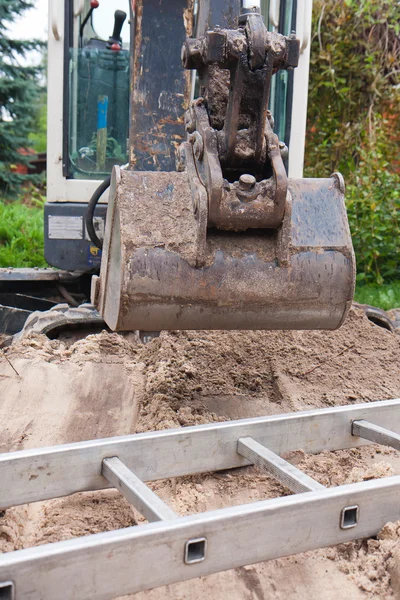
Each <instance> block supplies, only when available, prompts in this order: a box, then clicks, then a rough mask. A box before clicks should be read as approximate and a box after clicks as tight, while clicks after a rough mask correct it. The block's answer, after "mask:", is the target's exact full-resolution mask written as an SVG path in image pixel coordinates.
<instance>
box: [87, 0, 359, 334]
mask: <svg viewBox="0 0 400 600" xmlns="http://www.w3.org/2000/svg"><path fill="white" fill-rule="evenodd" d="M234 4H235V3H233V4H232V6H231V9H232V10H230V11H226V12H225V13H221V14H220V15H219V17H220V22H219V23H218V24H216V25H214V27H212V28H210V27H209V23H208V22H207V20H206V19H202V18H201V16H202V15H201V14H200V15H198V22H197V28H196V36H195V37H187V38H186V40H185V41H184V42H183V45H182V49H181V53H180V57H179V61H180V62H178V57H177V56H172V55H171V54H170V53H169V52H168V51H166V54H165V61H166V62H168V64H169V65H170V67H171V68H172V69H173V72H174V73H175V76H174V77H170V75H169V78H168V82H169V83H168V85H169V87H168V88H166V89H164V81H163V80H161V81H157V82H156V83H155V86H156V87H157V86H160V87H159V88H157V89H151V90H147V89H146V88H145V86H144V85H143V82H142V81H141V77H140V75H139V76H138V73H139V72H140V70H141V69H142V70H143V69H146V62H145V61H146V58H149V59H150V60H151V54H150V50H149V48H147V51H148V54H147V53H146V47H145V51H144V52H143V47H142V48H141V50H142V51H141V52H139V53H138V54H136V55H135V56H134V62H133V79H132V86H133V89H132V106H131V109H132V110H131V115H132V117H131V119H132V121H131V130H130V158H129V164H128V166H127V167H126V168H121V167H119V166H115V167H114V168H113V173H112V177H111V185H110V194H109V203H108V212H107V222H106V228H105V236H104V242H103V244H102V251H103V255H102V261H101V270H100V276H99V277H97V276H94V277H93V278H92V302H93V304H94V306H95V307H96V308H97V310H98V311H99V313H100V314H101V316H102V317H103V319H104V320H105V322H106V323H107V325H108V326H109V327H110V329H112V330H116V331H130V330H146V331H160V330H168V329H335V328H337V327H339V326H340V325H341V323H342V322H343V320H344V319H345V317H346V314H347V311H348V310H349V307H350V305H351V302H352V299H353V292H354V281H355V261H354V253H353V249H352V242H351V236H350V231H349V227H348V222H347V217H346V209H345V204H344V192H345V188H344V182H343V178H342V176H341V175H340V173H333V174H332V176H331V177H329V178H323V179H302V178H289V177H288V175H287V171H286V168H285V162H284V161H285V158H287V155H288V148H287V146H286V144H285V143H284V141H283V140H279V138H278V136H277V135H276V133H275V132H274V119H273V115H272V114H271V111H270V110H269V108H268V107H269V99H270V90H271V85H272V80H273V77H274V76H276V75H275V74H276V73H278V72H279V71H280V70H293V69H295V68H296V66H297V64H298V60H299V55H300V41H299V40H298V39H297V38H296V34H295V33H290V34H289V35H282V34H279V33H277V32H273V31H269V30H268V29H267V28H266V26H265V24H264V21H263V17H262V14H261V12H260V9H259V7H257V6H255V7H253V6H252V5H251V4H252V3H249V4H247V3H245V4H244V5H243V6H242V7H241V8H240V7H239V5H238V6H237V7H236V8H237V9H239V8H240V9H239V10H238V11H237V12H236V13H235V11H234V10H233V8H234ZM200 6H201V3H200ZM138 17H139V15H137V17H136V18H138ZM221 19H222V20H221ZM143 35H145V34H144V32H143ZM141 42H142V40H140V39H139V40H137V39H136V40H135V44H140V43H141ZM160 49H161V48H160ZM163 49H164V48H163ZM174 60H175V61H176V62H175V64H174V63H173V61H174ZM138 63H139V64H138ZM171 63H172V64H171ZM150 67H151V64H150ZM150 72H151V68H150ZM192 72H195V73H196V88H195V89H196V92H197V93H196V95H195V98H194V99H193V100H190V85H189V84H190V82H191V81H192V76H191V73H192ZM142 86H143V87H142ZM155 92H156V93H155ZM164 97H165V98H168V100H167V102H168V104H170V106H169V109H170V112H171V113H172V114H175V115H176V116H175V119H174V120H170V121H169V122H168V121H167V122H166V123H164V122H160V121H158V122H157V121H156V122H152V121H151V120H150V119H152V118H153V113H152V112H151V111H150V110H149V107H150V105H151V103H154V102H155V101H156V102H159V103H162V102H164V101H165V100H163V98H164ZM174 103H175V104H174ZM139 104H140V106H141V108H142V112H141V111H140V110H139ZM184 107H187V108H186V110H185V111H184V112H183V108H184ZM147 110H148V113H147V112H146V111H147ZM142 115H144V119H143V120H144V122H145V123H146V128H148V129H147V131H146V132H144V131H143V121H142V120H141V119H140V118H139V117H141V116H142ZM149 115H151V117H150V118H149ZM182 119H183V120H184V127H185V131H186V139H184V140H183V141H182V142H180V140H179V137H178V136H177V134H176V127H178V126H179V125H180V121H181V120H182ZM155 129H156V130H157V132H158V133H157V136H158V137H157V136H156V140H153V145H151V144H149V143H148V142H149V141H150V139H151V136H154V131H155ZM171 140H172V146H173V150H174V154H175V158H176V166H174V165H172V166H171V165H170V164H168V160H166V158H169V156H168V154H166V153H165V152H164V153H163V154H162V152H161V153H160V146H161V147H162V148H164V147H165V145H166V144H168V143H169V144H170V145H169V152H170V155H171V154H172V149H171V148H172V146H171ZM167 147H168V146H167ZM144 154H147V158H145V159H144ZM160 154H161V155H162V158H161V159H160ZM148 160H152V161H153V162H154V163H155V164H157V167H158V168H157V170H148V169H147V168H146V161H148ZM90 229H93V228H91V227H90V223H89V224H88V230H90ZM94 241H95V242H96V239H94ZM97 243H98V242H97Z"/></svg>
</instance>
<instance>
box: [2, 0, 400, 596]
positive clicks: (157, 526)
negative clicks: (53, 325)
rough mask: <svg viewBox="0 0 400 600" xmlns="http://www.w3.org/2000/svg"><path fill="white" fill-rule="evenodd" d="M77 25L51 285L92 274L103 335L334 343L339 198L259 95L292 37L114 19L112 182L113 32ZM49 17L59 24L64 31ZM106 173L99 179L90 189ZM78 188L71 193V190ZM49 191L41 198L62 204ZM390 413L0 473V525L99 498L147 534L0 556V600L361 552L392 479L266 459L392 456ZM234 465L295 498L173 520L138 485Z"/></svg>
mask: <svg viewBox="0 0 400 600" xmlns="http://www.w3.org/2000/svg"><path fill="white" fill-rule="evenodd" d="M67 5H68V3H67ZM71 6H72V5H71V4H70V5H69V9H71ZM296 6H297V4H296V3H293V4H292V8H293V7H296ZM85 7H86V8H87V2H83V3H82V6H81V5H79V6H77V7H76V8H77V12H78V10H81V9H82V11H81V13H78V16H79V15H83V16H81V26H80V28H79V29H78V34H77V37H76V39H75V42H76V44H77V45H76V48H75V49H74V50H73V53H75V54H73V57H72V58H73V60H72V66H74V65H75V66H77V73H75V74H74V69H73V68H72V69H71V70H69V71H68V74H69V75H70V78H69V80H68V81H69V91H70V93H71V94H72V95H71V98H72V100H74V102H72V107H77V106H78V107H79V106H80V100H79V99H80V98H81V96H80V94H81V90H82V85H83V89H84V91H85V94H86V96H87V97H92V98H93V101H92V113H93V114H91V112H90V111H88V114H87V117H86V118H85V119H81V121H80V123H81V124H80V125H79V126H78V121H79V118H81V117H80V116H79V111H78V113H77V114H75V116H74V118H73V119H72V126H73V127H74V128H75V130H74V135H72V136H71V140H72V145H73V149H72V150H71V149H70V150H67V153H66V154H65V155H64V157H67V158H66V159H65V165H64V167H65V168H66V169H74V170H75V171H74V173H75V179H74V178H72V182H74V184H76V185H72V186H69V185H68V183H71V180H70V181H69V182H68V181H66V183H65V187H64V192H65V190H67V191H68V192H70V191H71V190H74V193H76V194H77V197H78V196H79V194H81V193H83V192H84V191H85V189H86V192H87V191H88V189H89V187H90V189H91V192H92V198H91V200H90V201H89V202H86V205H84V206H83V207H82V206H78V207H76V206H75V207H74V206H71V204H70V205H68V202H67V203H63V202H59V203H58V204H57V203H56V202H54V203H53V204H54V206H53V205H51V203H50V202H48V206H47V207H46V216H47V227H48V228H49V229H48V231H49V232H50V235H49V236H48V243H47V252H48V253H49V252H50V250H49V248H50V247H51V244H53V250H54V252H53V254H52V256H53V258H52V259H51V260H52V261H53V264H54V263H59V266H62V264H60V263H62V262H63V261H64V267H65V266H66V261H67V260H69V259H71V256H70V257H68V252H67V250H68V244H69V243H70V242H72V241H73V240H78V242H79V247H80V249H81V250H82V252H81V254H79V252H78V254H77V255H75V259H76V257H78V258H79V257H80V259H82V261H83V259H84V258H85V256H84V254H85V251H86V249H87V247H89V255H90V256H95V257H96V258H98V257H101V265H100V271H99V273H98V274H93V275H92V280H91V284H92V285H91V299H92V304H93V305H94V307H95V308H96V309H97V311H98V313H97V314H98V318H99V319H100V320H102V322H103V321H104V322H105V323H106V325H107V326H108V328H109V329H110V330H112V331H121V332H130V331H141V332H142V333H143V332H147V333H149V334H150V333H152V334H156V332H159V331H161V330H177V329H178V330H179V329H180V330H185V329H216V330H221V329H228V330H234V329H245V330H251V329H266V330H269V329H286V330H289V329H292V330H296V329H326V330H333V329H336V328H338V327H340V325H341V324H342V323H343V321H344V319H345V318H346V315H347V312H348V311H349V308H350V305H351V302H352V299H353V293H354V281H355V259H354V253H353V248H352V241H351V236H350V231H349V226H348V222H347V216H346V209H345V204H344V194H345V186H344V181H343V178H342V176H341V175H340V173H333V174H332V175H331V176H330V177H327V178H321V179H306V178H302V177H301V176H298V175H297V176H296V175H293V163H292V164H290V161H291V160H292V157H291V154H290V148H289V147H288V145H287V143H286V142H287V139H286V140H285V139H284V137H285V128H284V127H281V126H280V125H281V124H278V125H277V124H276V123H275V121H274V114H273V110H272V109H273V105H274V106H275V107H276V102H275V101H276V100H277V99H279V97H280V96H279V93H277V86H276V78H277V77H278V76H279V74H280V73H282V72H285V73H287V74H288V75H287V77H286V78H282V79H281V80H280V81H284V82H286V83H288V82H290V79H291V76H292V73H293V70H295V69H296V68H297V65H298V63H299V57H300V54H301V46H302V44H301V41H300V39H298V38H297V36H296V33H295V32H294V31H292V27H291V24H290V23H289V31H288V32H286V33H285V32H283V33H280V32H278V31H276V30H275V29H274V28H273V27H272V28H269V27H267V26H266V25H265V22H264V18H263V13H264V14H265V7H263V6H261V7H260V5H257V4H255V3H254V2H253V1H250V2H248V1H247V0H245V1H244V2H239V0H223V1H222V0H215V1H213V0H205V1H204V2H198V3H193V2H191V1H187V0H168V2H166V1H165V2H164V1H162V0H137V2H136V4H134V3H133V2H131V3H130V22H131V36H132V38H131V48H132V52H131V55H132V59H131V62H130V66H129V73H130V80H131V84H130V117H129V143H128V150H129V152H128V155H129V156H128V162H127V164H125V157H124V156H123V154H124V153H123V151H122V146H121V144H119V143H118V139H119V138H118V136H123V131H124V127H125V126H122V125H121V123H123V120H124V119H125V118H126V114H127V112H126V109H125V108H124V105H123V102H122V101H121V105H119V101H118V98H117V99H116V94H117V91H118V94H119V93H120V92H121V98H122V97H123V96H124V94H125V92H124V93H123V84H122V80H123V77H121V81H120V83H118V77H119V75H118V74H121V73H124V72H127V71H126V69H127V56H128V53H126V52H125V51H124V49H123V44H122V39H121V37H120V33H121V27H122V24H123V23H124V21H125V16H124V15H123V14H121V13H117V14H116V15H115V27H114V32H113V35H112V36H111V37H110V38H109V40H108V41H105V42H104V40H102V39H100V38H99V37H96V36H94V35H92V33H91V32H90V31H89V34H88V32H87V30H85V26H86V25H87V24H88V23H91V24H92V25H93V26H94V22H93V19H92V17H93V13H94V12H95V11H97V10H99V3H98V2H97V0H92V1H91V2H90V8H89V10H88V12H87V13H85ZM297 8H300V3H299V6H298V7H297ZM64 16H65V22H66V23H68V22H69V23H72V22H73V13H72V12H68V11H67V12H66V13H65V15H64ZM292 16H293V15H292ZM68 18H70V20H69V21H68ZM91 19H92V20H91ZM51 24H52V28H53V34H54V39H55V40H56V41H57V36H59V37H60V38H61V36H60V35H59V30H58V29H57V22H56V21H54V22H51ZM286 25H287V24H286ZM67 31H68V28H67ZM93 31H94V28H93ZM155 33H156V34H157V35H155ZM71 35H72V34H71ZM72 37H73V36H72ZM71 39H72V38H71ZM58 41H60V40H58ZM75 42H74V43H75ZM66 43H70V40H69V41H68V40H67V41H66ZM124 52H125V53H124ZM82 64H83V65H84V67H85V69H86V71H85V69H83V70H82V69H81V67H82ZM160 64H161V65H162V66H161V68H160ZM110 65H111V66H112V68H111V73H113V75H112V77H114V76H115V73H117V75H116V76H115V77H116V79H115V81H114V82H113V84H112V85H111V84H110V85H109V83H110V82H109V80H107V78H106V84H107V85H108V86H109V91H108V92H107V93H106V92H105V90H104V86H103V87H102V86H101V85H100V84H101V81H102V70H103V71H107V69H108V68H109V66H110ZM154 65H157V66H158V69H153V66H154ZM68 66H69V67H71V62H69V63H68ZM119 67H120V69H119ZM88 73H89V75H90V77H86V79H85V80H84V81H83V82H82V81H80V77H81V79H84V78H85V74H86V75H87V74H88ZM75 76H76V77H75ZM92 76H93V78H94V85H92ZM112 77H111V79H112ZM74 78H75V79H74ZM274 78H275V84H274ZM274 86H275V87H274ZM287 87H289V86H287ZM121 90H122V91H121ZM272 91H273V95H274V100H275V101H274V102H271V96H272ZM51 93H52V94H60V89H56V90H52V92H51ZM64 93H65V91H64ZM118 94H117V96H118ZM292 98H293V96H292ZM281 100H282V96H281ZM82 106H85V105H82ZM112 111H114V112H112ZM293 114H294V115H295V114H296V105H294V106H293ZM110 115H114V116H113V117H112V118H111V117H110V120H109V116H110ZM93 117H94V118H93ZM86 125H87V132H86V134H85V136H86V137H85V136H82V137H81V139H80V141H79V143H78V142H77V139H78V138H77V136H78V134H79V131H80V129H82V128H85V127H86ZM118 125H121V129H120V133H118V131H119V130H118ZM92 130H93V131H92ZM121 132H122V133H121ZM277 132H278V133H279V132H280V133H282V132H283V138H282V137H281V138H280V137H279V135H278V133H277ZM110 138H112V139H110ZM112 154H114V157H112ZM117 155H118V156H117ZM292 156H293V155H292ZM112 158H114V159H117V158H118V160H114V166H113V168H112V174H111V177H106V178H105V179H104V181H102V182H101V183H99V179H98V178H99V177H100V176H101V175H102V174H106V170H107V168H108V167H107V161H109V160H111V159H112ZM117 163H119V164H117ZM58 168H59V169H60V173H61V169H62V168H63V166H62V164H61V160H60V161H59V163H58ZM103 170H104V171H103ZM90 172H91V173H92V174H93V177H94V178H93V180H89V181H91V182H92V184H91V186H88V185H87V181H88V179H79V175H82V176H85V177H86V178H87V177H88V173H90ZM60 173H59V174H60ZM96 178H97V179H96ZM53 184H54V180H53V181H50V194H53V193H59V194H60V200H65V196H62V190H58V192H57V190H56V189H55V188H54V187H53ZM85 186H86V187H85ZM107 192H108V204H104V203H103V204H102V203H101V200H102V199H103V200H104V194H107ZM63 204H66V205H64V206H63ZM105 212H106V219H105V221H106V222H105V230H104V236H103V235H102V227H101V226H100V224H101V223H102V220H104V217H105ZM50 217H51V218H50ZM65 219H67V220H65ZM96 219H97V220H96ZM84 221H85V225H86V228H85V229H84ZM86 233H87V237H88V238H89V239H87V237H86ZM92 247H93V248H94V249H95V250H93V252H92V250H91V248H92ZM97 251H98V252H97ZM48 255H49V256H50V254H48ZM72 258H74V257H72ZM86 258H87V255H86ZM77 310H78V309H77ZM49 312H51V311H49ZM55 312H57V311H55ZM149 338H151V335H149ZM399 407H400V401H399V400H398V399H393V400H386V401H381V402H368V403H366V404H352V405H349V406H330V407H329V408H326V409H315V410H307V411H304V412H297V413H289V414H286V415H285V414H274V415H273V416H262V417H255V418H250V419H241V420H237V421H227V422H216V423H208V424H205V425H195V426H192V427H182V428H179V429H172V430H171V429H167V430H163V431H155V432H145V433H140V434H132V435H125V436H120V437H113V438H106V439H96V440H89V441H84V442H75V443H70V444H64V445H60V446H54V447H48V448H40V449H29V450H21V451H17V452H11V453H8V454H2V455H0V480H1V481H2V484H3V485H2V486H0V510H3V509H7V508H9V507H10V506H17V505H23V504H26V503H30V502H36V501H44V500H48V499H51V498H59V497H63V496H67V495H70V494H74V493H78V492H84V491H96V490H100V489H105V488H108V487H113V488H116V489H117V490H119V491H120V492H121V494H123V495H124V496H125V498H126V499H127V500H128V502H130V503H131V504H132V505H133V506H134V507H135V508H136V509H137V510H138V511H139V512H140V513H141V514H142V515H143V516H144V518H145V519H146V520H147V521H148V523H146V524H139V525H134V526H131V527H126V528H123V529H119V530H113V531H106V532H103V533H99V534H94V535H87V536H83V537H80V538H75V539H70V540H66V541H60V542H56V543H49V544H44V545H41V546H38V547H34V548H27V549H23V550H17V551H12V552H8V553H5V554H3V555H2V556H0V598H4V599H6V600H11V599H14V600H18V599H20V598H21V599H22V598H31V599H32V600H34V599H39V598H40V600H54V599H55V598H63V600H74V599H76V598H80V599H82V600H91V599H93V600H94V599H97V600H99V599H103V600H107V599H111V598H116V597H121V596H123V595H125V594H128V593H135V592H138V591H141V590H146V589H151V588H154V587H157V586H161V585H167V584H170V583H174V582H178V581H184V580H187V579H192V578H195V577H201V576H205V575H208V574H210V573H216V572H219V571H222V570H227V569H235V568H238V567H241V566H243V565H250V564H254V563H256V562H259V561H263V560H269V559H271V558H277V557H282V556H287V555H288V554H293V553H297V552H302V551H308V550H312V549H315V548H321V547H323V546H327V545H333V544H339V543H344V542H347V541H350V540H354V539H359V538H362V537H368V536H372V535H377V533H378V532H379V530H380V529H381V528H382V527H383V526H384V525H385V523H387V522H389V521H395V520H398V518H399V509H398V494H399V489H400V476H393V477H384V478H382V479H372V480H368V481H361V482H358V483H353V484H348V485H339V486H336V487H333V488H325V487H324V486H323V485H322V484H321V483H319V482H317V481H315V480H314V479H312V478H311V477H309V476H308V475H307V474H306V473H304V472H302V471H301V470H300V469H298V468H297V467H295V466H294V465H293V464H291V463H289V462H287V461H286V460H285V459H284V458H283V457H282V455H284V454H286V453H288V452H292V451H295V450H303V451H304V452H306V453H318V452H321V451H322V450H326V451H334V450H340V449H344V448H350V447H358V446H361V445H363V444H366V443H380V444H383V445H386V446H391V447H393V448H396V449H399V448H400V441H399V440H400V437H399V435H398V434H397V433H395V430H396V429H397V430H398V429H399V427H400V411H399ZM391 428H394V431H393V430H391ZM249 465H255V466H257V467H258V468H261V469H263V470H264V471H266V472H267V473H268V474H269V475H272V476H273V477H274V478H275V479H277V480H278V481H279V482H280V483H281V484H283V485H284V486H285V487H286V488H288V489H290V490H291V491H292V492H294V494H293V495H288V496H283V497H279V498H272V499H271V498H268V499H263V500H260V501H258V502H251V503H248V504H243V505H238V506H229V507H226V508H220V509H217V510H213V511H208V512H200V513H197V514H188V515H184V516H180V515H178V514H176V513H175V512H174V511H173V510H172V509H171V508H170V507H169V506H168V505H167V504H166V503H165V502H164V501H163V500H162V499H161V498H160V497H159V496H158V495H157V494H156V493H155V492H154V491H153V489H152V488H150V487H148V486H147V485H146V482H149V481H156V480H160V479H166V478H176V477H180V476H187V475H193V474H200V473H210V472H214V471H216V472H217V471H225V470H227V469H234V468H238V467H246V466H249Z"/></svg>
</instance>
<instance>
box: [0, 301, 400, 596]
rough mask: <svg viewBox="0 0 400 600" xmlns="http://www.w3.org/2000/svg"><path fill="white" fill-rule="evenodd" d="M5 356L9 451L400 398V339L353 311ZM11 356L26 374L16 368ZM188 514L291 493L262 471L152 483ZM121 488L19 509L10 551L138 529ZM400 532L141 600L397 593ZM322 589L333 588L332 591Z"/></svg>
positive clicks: (321, 470) (342, 457) (347, 470)
mask: <svg viewBox="0 0 400 600" xmlns="http://www.w3.org/2000/svg"><path fill="white" fill-rule="evenodd" d="M6 353H7V358H8V360H9V361H10V362H7V360H5V359H3V360H1V361H0V388H1V395H0V398H1V400H0V423H1V425H0V450H1V451H2V452H4V451H9V450H15V449H21V448H28V447H38V446H43V445H49V444H56V443H66V442H71V441H79V440H84V439H90V438H99V437H106V436H110V435H119V434H125V433H133V432H136V431H146V430H152V429H163V428H169V427H176V426H185V425H193V424H199V423H206V422H210V421H217V420H225V419H237V418H243V417H251V416H257V415H267V414H276V413H281V412H288V411H297V410H304V409H307V408H313V407H326V406H332V405H341V404H349V403H352V402H359V401H361V402H366V401H374V400H380V399H382V400H383V399H387V398H394V397H398V396H400V369H399V366H398V365H399V361H400V335H398V334H393V333H390V332H389V331H387V330H385V329H382V328H380V327H378V326H376V325H374V324H372V323H371V322H370V321H368V319H367V318H366V317H365V316H364V314H363V312H361V311H359V310H355V309H353V310H352V311H351V312H350V315H349V318H348V319H347V321H346V323H345V325H344V326H343V327H342V328H341V329H340V330H339V331H336V332H328V333H327V332H205V331H200V332H193V331H187V332H170V333H166V332H165V333H162V334H161V336H160V337H159V338H157V339H154V340H153V341H151V342H150V343H149V344H147V345H143V344H141V342H140V340H139V339H138V338H136V337H135V336H134V335H133V334H129V335H128V336H125V337H124V336H121V335H117V334H109V333H106V332H102V333H100V334H98V335H90V336H88V337H87V338H85V339H82V340H79V341H78V342H76V343H75V344H73V345H72V346H69V347H68V345H67V344H64V343H63V342H62V341H54V340H53V341H50V340H48V339H47V338H45V337H43V336H38V335H33V336H32V337H31V338H29V339H25V340H23V341H21V342H20V343H18V344H17V345H15V346H12V347H10V348H8V349H7V350H6ZM10 363H11V364H12V366H13V367H14V369H15V370H16V371H17V373H18V375H17V374H16V373H15V371H13V369H12V368H11V366H10ZM288 459H289V460H290V461H291V462H293V464H296V465H297V466H299V467H300V468H301V469H303V470H304V471H305V472H307V473H308V474H309V475H310V476H312V477H314V478H315V479H316V480H318V481H320V482H321V483H322V484H324V485H327V486H335V485H340V484H343V483H350V482H353V481H362V480H364V479H371V478H376V477H385V476H387V475H391V474H398V473H400V455H399V454H398V453H397V452H395V451H393V450H389V449H386V448H383V447H376V446H374V447H372V446H371V447H368V448H361V449H352V450H342V451H339V452H335V453H333V452H329V453H328V452H326V453H321V454H320V455H318V456H309V455H305V454H304V453H302V452H301V451H298V452H295V453H291V455H290V456H289V457H288ZM152 487H153V489H155V490H156V491H157V493H159V494H160V496H161V497H163V498H164V499H165V500H167V501H168V503H169V504H170V505H171V507H172V508H173V509H174V510H176V511H177V512H178V513H180V514H187V513H193V512H200V511H204V510H210V509H213V508H219V507H223V506H228V505H232V504H237V503H244V502H251V501H254V500H259V499H265V498H269V497H274V496H279V495H285V494H287V493H288V491H287V490H286V489H284V488H283V487H282V486H280V485H279V484H277V483H276V482H275V481H274V480H272V479H271V478H270V477H268V476H267V475H264V474H262V473H260V472H259V471H257V470H256V469H255V468H253V467H248V468H245V469H239V470H235V471H232V472H229V473H221V474H216V475H213V476H211V475H204V476H195V477H185V478H181V479H177V480H174V481H162V482H156V483H154V484H152ZM141 521H142V518H141V517H140V516H139V515H138V514H137V513H136V512H135V511H133V510H132V509H131V508H130V506H129V505H128V504H127V503H126V502H125V500H124V499H123V498H121V497H120V496H119V495H118V494H116V493H115V492H114V491H112V490H111V491H107V492H100V493H93V494H77V495H75V496H73V497H70V498H64V499H60V500H54V501H48V502H45V503H37V504H35V505H30V506H26V507H16V508H13V509H9V510H7V511H6V512H5V514H4V515H2V516H1V517H0V550H2V551H10V550H13V549H16V548H21V547H25V546H31V545H36V544H42V543H46V542H49V541H56V540H58V539H67V538H69V537H74V536H79V535H87V534H89V533H92V532H97V531H106V530H109V529H113V528H119V527H126V526H129V525H131V524H133V523H135V522H141ZM399 534H400V531H399V526H398V525H396V524H391V525H388V526H387V527H385V528H384V530H383V531H382V532H381V534H380V535H379V536H378V539H377V540H365V541H362V542H361V541H360V542H354V543H349V544H344V545H341V546H338V547H335V548H329V549H321V550H317V551H314V552H308V553H304V554H301V555H297V556H294V557H288V558H283V559H279V560H274V561H270V562H268V563H262V564H259V565H254V566H250V567H246V568H243V569H236V570H234V571H229V572H226V573H220V574H217V575H212V576H210V577H207V578H202V579H199V580H196V581H195V582H186V583H185V582H184V583H180V584H175V585H172V586H168V587H167V588H160V589H157V590H153V591H150V592H143V593H141V594H137V595H136V596H135V597H138V598H142V597H143V598H150V599H154V600H158V599H161V598H163V599H165V598H171V600H172V599H173V598H174V599H177V598H182V599H183V598H185V599H186V598H190V599H193V600H197V598H200V597H203V596H205V595H206V596H209V597H212V598H227V597H231V598H233V599H238V600H239V599H243V598H249V599H253V598H254V599H258V600H267V599H270V598H271V599H272V598H274V599H281V598H282V599H283V598H292V597H293V598H300V599H301V598H307V599H312V598H315V599H319V598H322V597H323V598H324V599H336V598H339V597H341V598H344V597H347V598H356V599H357V598H395V597H399V596H400V546H399V540H400V537H399ZM322 590H323V592H322Z"/></svg>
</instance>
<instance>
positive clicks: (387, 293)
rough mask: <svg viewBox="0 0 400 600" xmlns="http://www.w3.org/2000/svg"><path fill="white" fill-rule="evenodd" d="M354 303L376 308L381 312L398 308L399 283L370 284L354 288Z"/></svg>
mask: <svg viewBox="0 0 400 600" xmlns="http://www.w3.org/2000/svg"><path fill="white" fill-rule="evenodd" d="M355 301H356V302H360V304H370V305H371V306H378V307H379V308H383V310H389V309H390V308H398V307H400V281H395V282H393V283H387V284H385V283H383V284H382V285H378V284H376V283H371V284H367V285H359V286H357V288H356V294H355Z"/></svg>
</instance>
